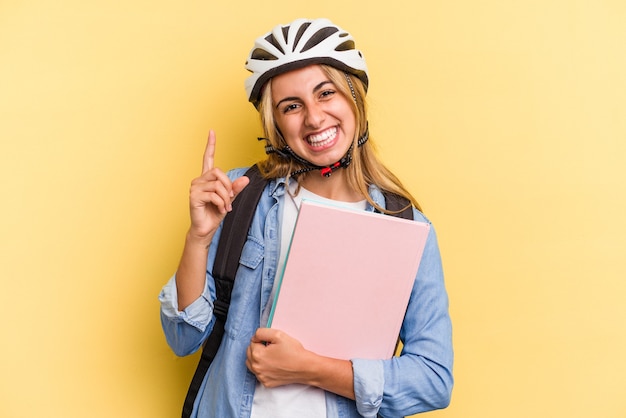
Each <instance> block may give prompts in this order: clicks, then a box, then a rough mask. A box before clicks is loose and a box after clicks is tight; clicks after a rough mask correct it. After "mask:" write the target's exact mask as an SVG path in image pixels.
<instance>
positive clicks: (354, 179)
mask: <svg viewBox="0 0 626 418" xmlns="http://www.w3.org/2000/svg"><path fill="white" fill-rule="evenodd" d="M320 67H321V68H322V70H323V71H324V72H325V73H326V75H327V76H328V78H329V79H330V81H332V82H333V84H334V85H335V87H336V88H337V91H338V92H339V93H341V94H343V95H344V96H345V97H346V98H348V99H349V100H348V102H349V103H350V104H351V105H352V110H353V112H354V114H355V119H356V126H357V129H356V132H355V136H354V138H353V142H352V143H353V149H352V163H351V164H350V165H349V166H348V167H346V168H345V170H346V172H347V180H348V184H349V185H350V187H352V188H353V189H355V190H356V191H358V192H359V193H360V194H361V195H363V196H364V197H365V198H366V199H367V201H368V202H369V203H370V204H371V205H372V206H374V207H375V208H376V209H377V210H379V211H381V212H385V213H390V211H388V210H385V209H383V208H381V207H380V206H379V205H377V204H376V203H375V202H374V201H373V200H372V198H371V197H370V195H369V190H368V188H369V186H370V185H376V186H378V187H379V188H380V189H381V190H383V191H387V192H391V193H393V194H396V195H399V196H402V197H404V198H406V199H408V200H409V201H410V202H411V204H412V205H413V206H415V207H416V208H417V209H420V210H421V208H420V206H419V204H418V202H417V200H416V199H415V198H414V197H413V196H412V195H411V193H409V191H408V190H407V189H406V188H405V187H404V186H403V185H402V183H401V182H400V180H399V179H398V178H397V177H396V176H395V175H394V174H393V173H392V172H391V171H390V170H389V169H388V168H387V167H385V165H384V164H383V163H382V162H381V161H380V159H379V158H378V156H377V154H376V149H375V144H374V142H373V141H372V138H371V136H370V138H369V140H368V141H366V142H365V143H364V144H363V145H361V146H358V145H357V142H358V140H359V138H360V137H362V136H363V135H364V134H365V133H366V132H367V104H366V102H365V88H364V86H363V83H362V82H361V80H359V79H358V78H357V77H352V76H350V75H349V74H347V73H344V72H342V71H340V70H338V69H336V68H334V67H331V66H327V65H320ZM348 78H349V80H348ZM271 83H272V80H271V79H270V80H269V81H268V82H267V83H265V86H264V88H263V93H262V94H261V100H260V104H259V115H260V117H261V124H262V126H263V131H264V134H265V138H266V139H267V141H268V143H269V144H268V145H270V146H271V147H273V148H274V149H277V150H280V149H282V148H283V147H285V146H286V145H287V144H286V143H285V140H284V139H283V137H282V135H281V134H280V132H279V131H278V128H277V125H276V120H275V118H274V110H273V105H272V94H271V90H272V89H271ZM351 86H352V89H351ZM353 93H354V96H353ZM258 165H259V169H260V171H261V174H262V175H263V177H265V178H266V179H272V178H278V177H289V176H290V174H291V173H294V172H296V171H298V170H301V169H304V168H306V167H305V166H304V165H303V164H301V163H299V162H298V161H296V160H294V159H292V158H284V157H282V156H280V155H278V154H277V153H270V154H269V155H268V156H267V158H266V159H265V160H263V161H261V162H260V163H259V164H258ZM307 175H311V173H310V172H309V173H303V174H300V175H299V178H300V179H301V178H303V177H304V176H307Z"/></svg>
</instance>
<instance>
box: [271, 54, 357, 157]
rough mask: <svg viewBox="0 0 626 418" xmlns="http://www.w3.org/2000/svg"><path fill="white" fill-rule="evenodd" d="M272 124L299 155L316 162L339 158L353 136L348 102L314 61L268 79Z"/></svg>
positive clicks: (352, 117) (352, 114)
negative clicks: (274, 124) (275, 125)
mask: <svg viewBox="0 0 626 418" xmlns="http://www.w3.org/2000/svg"><path fill="white" fill-rule="evenodd" d="M271 86H272V90H271V93H272V106H273V112H274V117H275V120H276V124H277V125H278V128H279V129H280V131H281V133H282V134H283V137H284V138H285V141H286V142H287V145H288V146H289V147H290V148H291V149H292V150H293V151H294V152H295V153H296V154H298V155H299V156H300V157H302V158H304V159H305V160H307V161H309V162H311V163H313V164H316V165H320V166H328V165H330V164H333V163H335V162H337V161H339V160H340V159H341V158H343V156H344V155H345V154H346V152H347V151H348V149H349V148H350V144H351V143H352V140H353V138H354V136H355V129H356V120H355V116H354V112H353V110H352V107H351V103H350V102H349V101H348V100H349V99H348V98H346V97H345V96H344V95H343V94H341V93H340V92H339V91H338V90H337V88H336V87H335V85H334V84H333V83H332V82H331V81H330V79H329V78H328V76H327V75H326V73H324V71H323V70H322V68H321V67H320V66H318V65H311V66H308V67H304V68H302V69H299V70H293V71H290V72H287V73H284V74H281V75H278V76H276V77H274V78H273V79H272V84H271Z"/></svg>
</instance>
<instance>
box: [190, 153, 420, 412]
mask: <svg viewBox="0 0 626 418" xmlns="http://www.w3.org/2000/svg"><path fill="white" fill-rule="evenodd" d="M244 175H245V176H246V177H248V178H249V179H250V183H248V185H247V186H246V187H245V188H244V189H243V190H242V191H241V192H240V193H239V195H238V196H237V199H235V201H234V202H233V209H232V211H231V212H229V213H228V214H227V215H226V217H225V218H224V224H223V226H222V233H221V235H220V239H219V242H218V246H217V252H216V255H215V262H214V265H213V278H214V280H215V293H216V300H215V302H214V307H213V314H214V315H215V325H214V326H213V330H212V331H211V334H210V335H209V337H208V338H207V340H206V341H205V343H204V347H203V349H202V355H201V356H200V361H199V363H198V367H197V369H196V372H195V373H194V375H193V378H192V379H191V384H190V385H189V390H188V392H187V396H186V398H185V402H184V404H183V413H182V417H183V418H189V417H190V416H191V412H192V410H193V404H194V402H195V400H196V397H197V395H198V391H199V390H200V386H201V385H202V381H203V380H204V376H205V375H206V373H207V372H208V370H209V366H210V365H211V362H212V361H213V359H214V358H215V355H216V354H217V350H218V349H219V346H220V343H221V342H222V337H223V335H224V324H226V317H227V315H228V307H229V306H230V295H231V292H232V290H233V286H234V284H235V275H236V273H237V268H238V267H239V258H240V257H241V252H242V250H243V246H244V244H245V242H246V239H247V235H248V229H249V228H250V224H251V223H252V218H253V216H254V213H255V212H256V207H257V204H258V202H259V200H260V198H261V193H262V192H263V189H264V188H265V186H266V185H267V180H265V179H264V178H263V177H262V176H261V173H260V171H259V168H258V166H257V165H253V166H252V167H250V168H249V169H248V170H247V171H246V173H245V174H244ZM383 194H384V196H385V202H386V207H387V209H389V210H391V211H393V212H398V213H393V216H398V217H401V218H404V219H411V220H412V219H413V208H412V206H411V205H410V202H409V201H408V200H407V199H406V198H404V197H401V196H398V195H395V194H391V193H387V192H383Z"/></svg>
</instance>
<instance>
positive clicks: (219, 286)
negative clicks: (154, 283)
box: [182, 165, 267, 418]
mask: <svg viewBox="0 0 626 418" xmlns="http://www.w3.org/2000/svg"><path fill="white" fill-rule="evenodd" d="M244 175H245V176H246V177H248V178H249V179H250V183H249V184H248V185H247V186H246V187H245V188H244V189H243V190H242V191H241V192H240V193H239V195H237V198H236V199H235V201H234V202H233V210H232V211H231V212H229V213H228V214H227V215H226V217H225V218H224V223H223V225H222V232H221V235H220V239H219V241H218V244H217V252H216V255H215V261H214V264H213V278H214V279H215V293H216V299H215V302H214V310H213V313H214V315H215V325H214V326H213V330H212V331H211V334H210V335H209V337H208V338H207V340H206V341H205V343H204V347H203V349H202V355H201V356H200V362H199V363H198V367H197V369H196V372H195V373H194V375H193V378H192V379H191V384H190V385H189V390H188V391H187V396H186V398H185V403H184V404H183V413H182V417H183V418H187V417H190V416H191V412H192V411H193V405H194V402H195V400H196V397H197V395H198V391H199V390H200V386H201V385H202V381H203V380H204V376H205V375H206V373H207V371H208V370H209V366H210V365H211V362H212V361H213V359H214V358H215V355H216V354H217V350H218V348H219V347H220V343H221V342H222V337H223V335H224V324H225V323H226V317H227V315H228V307H229V306H230V294H231V292H232V290H233V285H234V283H235V275H236V274H237V268H238V267H239V258H240V257H241V252H242V251H243V246H244V244H245V242H246V239H247V237H248V229H249V228H250V224H251V223H252V218H253V216H254V213H255V212H256V207H257V204H258V203H259V200H260V198H261V194H262V193H263V189H264V188H265V185H266V184H267V181H266V180H265V179H264V178H263V177H262V176H261V173H260V172H259V168H258V167H257V166H256V165H254V166H252V167H250V168H249V169H248V171H246V173H245V174H244Z"/></svg>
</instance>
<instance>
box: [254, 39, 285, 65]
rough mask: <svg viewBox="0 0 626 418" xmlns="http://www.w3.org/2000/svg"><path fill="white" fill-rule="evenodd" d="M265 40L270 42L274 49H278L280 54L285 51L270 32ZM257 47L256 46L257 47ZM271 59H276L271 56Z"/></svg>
mask: <svg viewBox="0 0 626 418" xmlns="http://www.w3.org/2000/svg"><path fill="white" fill-rule="evenodd" d="M265 40H266V41H267V42H269V43H270V44H272V45H273V46H274V47H276V49H278V50H279V51H280V53H281V54H284V53H285V51H284V50H283V48H282V47H281V46H280V43H279V42H278V40H277V39H276V38H274V35H273V34H271V35H269V36H267V37H266V38H265ZM257 49H258V48H257ZM272 59H276V57H274V58H272Z"/></svg>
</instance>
